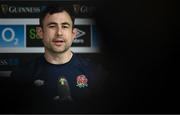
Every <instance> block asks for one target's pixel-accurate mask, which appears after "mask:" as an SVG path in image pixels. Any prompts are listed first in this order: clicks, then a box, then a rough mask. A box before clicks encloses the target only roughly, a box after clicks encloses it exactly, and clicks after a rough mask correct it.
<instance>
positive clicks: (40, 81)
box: [34, 79, 44, 87]
mask: <svg viewBox="0 0 180 115" xmlns="http://www.w3.org/2000/svg"><path fill="white" fill-rule="evenodd" d="M34 85H35V86H38V87H40V86H42V85H44V81H43V80H40V79H37V80H35V81H34Z"/></svg>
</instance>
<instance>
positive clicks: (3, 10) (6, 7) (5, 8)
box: [1, 4, 8, 14]
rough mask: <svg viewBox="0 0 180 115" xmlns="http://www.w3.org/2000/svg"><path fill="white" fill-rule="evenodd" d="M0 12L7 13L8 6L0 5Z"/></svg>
mask: <svg viewBox="0 0 180 115" xmlns="http://www.w3.org/2000/svg"><path fill="white" fill-rule="evenodd" d="M1 11H2V13H3V14H6V13H7V12H8V5H6V4H1Z"/></svg>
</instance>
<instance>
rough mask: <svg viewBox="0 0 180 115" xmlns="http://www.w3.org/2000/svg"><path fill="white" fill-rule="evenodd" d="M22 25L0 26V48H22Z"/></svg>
mask: <svg viewBox="0 0 180 115" xmlns="http://www.w3.org/2000/svg"><path fill="white" fill-rule="evenodd" d="M24 36H25V35H24V25H0V47H24V46H25V45H24V44H25V43H24V42H25V41H24Z"/></svg>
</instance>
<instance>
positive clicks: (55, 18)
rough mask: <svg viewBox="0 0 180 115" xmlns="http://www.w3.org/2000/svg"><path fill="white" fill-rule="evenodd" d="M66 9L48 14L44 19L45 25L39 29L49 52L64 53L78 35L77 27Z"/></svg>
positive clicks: (39, 33)
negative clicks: (74, 26) (75, 27)
mask: <svg viewBox="0 0 180 115" xmlns="http://www.w3.org/2000/svg"><path fill="white" fill-rule="evenodd" d="M72 25H73V23H72V20H71V18H70V16H69V14H68V13H67V12H66V11H63V12H59V13H54V14H52V15H50V14H47V15H46V16H45V18H44V21H43V27H42V28H40V30H38V31H37V33H38V35H39V36H40V38H42V41H43V43H44V46H45V49H46V50H48V51H49V52H54V53H62V52H65V51H68V50H69V48H70V47H71V45H72V42H73V40H74V38H75V36H76V29H74V28H73V27H72Z"/></svg>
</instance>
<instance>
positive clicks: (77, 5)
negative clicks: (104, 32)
mask: <svg viewBox="0 0 180 115" xmlns="http://www.w3.org/2000/svg"><path fill="white" fill-rule="evenodd" d="M73 8H74V12H75V13H76V14H79V12H80V8H81V6H80V5H79V4H74V5H73Z"/></svg>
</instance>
